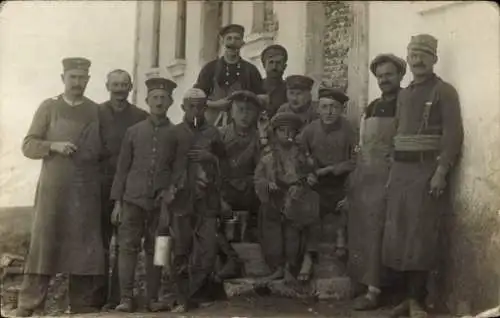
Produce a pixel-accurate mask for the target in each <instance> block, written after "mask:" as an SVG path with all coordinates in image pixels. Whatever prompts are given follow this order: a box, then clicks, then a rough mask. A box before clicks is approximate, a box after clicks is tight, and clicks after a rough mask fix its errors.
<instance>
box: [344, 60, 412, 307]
mask: <svg viewBox="0 0 500 318" xmlns="http://www.w3.org/2000/svg"><path fill="white" fill-rule="evenodd" d="M370 70H371V72H372V73H373V75H374V76H375V77H376V78H377V82H378V85H379V88H380V90H381V91H382V96H381V97H379V98H377V99H375V100H374V101H372V102H371V103H370V104H369V105H368V106H367V107H366V109H365V111H364V116H363V119H362V120H361V125H360V127H361V128H360V142H359V147H360V148H359V152H358V156H357V162H356V169H355V170H354V172H353V173H352V175H351V177H350V186H349V190H348V193H347V202H348V210H349V217H348V230H347V234H348V240H347V242H348V246H349V247H348V250H349V260H348V271H349V276H350V277H351V279H353V281H355V282H357V283H359V284H362V285H363V286H361V287H363V288H366V290H367V291H366V293H364V294H363V295H361V296H360V297H358V298H356V300H355V301H354V309H355V310H372V309H375V308H377V307H378V306H379V305H380V294H381V288H382V286H384V285H385V284H387V283H389V281H388V279H383V278H384V276H385V275H383V274H385V273H386V271H385V269H383V267H382V259H381V258H382V250H381V247H382V237H383V230H384V220H385V209H386V202H385V197H386V187H385V186H386V184H387V178H388V176H389V169H390V160H388V158H389V157H390V154H391V152H392V139H393V137H394V135H395V133H396V118H395V116H396V108H397V107H396V106H397V96H398V94H399V92H400V90H401V80H402V79H403V77H404V75H405V73H406V62H405V61H404V60H403V59H401V58H399V57H397V56H395V55H393V54H380V55H377V56H376V57H375V58H374V59H373V61H372V62H371V63H370ZM359 233H364V234H363V235H359Z"/></svg>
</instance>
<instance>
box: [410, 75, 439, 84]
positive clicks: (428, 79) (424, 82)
mask: <svg viewBox="0 0 500 318" xmlns="http://www.w3.org/2000/svg"><path fill="white" fill-rule="evenodd" d="M436 78H438V77H437V75H436V74H435V73H432V75H430V76H429V77H427V78H426V79H425V80H424V81H422V82H418V83H417V82H415V80H412V81H411V83H410V85H408V86H412V87H413V86H417V85H423V84H426V83H429V82H430V81H433V80H435V79H436Z"/></svg>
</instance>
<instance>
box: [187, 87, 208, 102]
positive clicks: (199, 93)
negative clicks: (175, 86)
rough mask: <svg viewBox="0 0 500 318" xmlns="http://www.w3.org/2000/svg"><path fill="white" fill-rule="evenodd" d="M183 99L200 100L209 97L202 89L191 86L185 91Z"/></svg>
mask: <svg viewBox="0 0 500 318" xmlns="http://www.w3.org/2000/svg"><path fill="white" fill-rule="evenodd" d="M182 99H183V100H200V99H207V94H205V92H204V91H203V90H202V89H199V88H194V87H193V88H190V89H188V90H187V91H186V93H184V97H183V98H182Z"/></svg>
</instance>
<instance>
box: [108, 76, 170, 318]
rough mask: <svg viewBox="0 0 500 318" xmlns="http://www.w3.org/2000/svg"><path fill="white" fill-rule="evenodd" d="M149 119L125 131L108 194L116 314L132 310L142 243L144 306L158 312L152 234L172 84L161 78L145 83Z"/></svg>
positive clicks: (164, 175)
mask: <svg viewBox="0 0 500 318" xmlns="http://www.w3.org/2000/svg"><path fill="white" fill-rule="evenodd" d="M146 86H147V88H148V95H147V97H146V103H147V104H148V106H149V109H150V116H149V118H147V119H145V120H143V121H141V122H140V123H138V124H135V125H134V126H132V127H130V128H129V129H127V132H126V134H125V137H124V138H123V142H122V146H121V150H120V156H119V159H118V165H117V168H116V175H115V179H114V182H113V187H112V189H111V199H112V200H114V201H115V207H114V210H113V215H112V222H113V223H114V224H115V225H118V237H119V240H120V242H119V246H120V254H119V264H118V268H119V277H120V290H121V300H120V304H119V305H118V307H116V310H117V311H121V312H132V311H134V309H135V308H134V307H135V304H134V301H133V298H134V295H133V292H134V278H135V269H136V265H137V257H138V254H139V252H140V250H141V242H142V239H143V238H144V243H143V247H144V252H145V254H146V287H147V304H146V305H147V306H148V309H149V310H151V311H155V310H156V309H157V308H158V307H157V306H158V304H159V303H158V302H157V301H158V291H159V288H160V282H161V267H157V266H155V265H154V263H153V256H154V244H155V237H156V230H157V227H158V222H159V217H160V206H159V204H158V201H159V200H158V199H159V198H161V195H162V194H163V191H164V190H165V188H166V185H165V181H164V180H166V179H167V178H168V175H167V173H168V169H167V168H166V167H164V165H163V162H164V160H165V158H166V157H167V156H168V148H167V147H166V140H167V136H168V134H169V129H170V128H171V125H172V124H171V123H170V120H169V119H168V117H167V111H168V109H169V107H170V106H171V105H172V103H173V99H172V92H173V90H174V89H175V88H176V87H177V84H175V83H174V82H172V81H171V80H168V79H165V78H150V79H148V80H147V81H146Z"/></svg>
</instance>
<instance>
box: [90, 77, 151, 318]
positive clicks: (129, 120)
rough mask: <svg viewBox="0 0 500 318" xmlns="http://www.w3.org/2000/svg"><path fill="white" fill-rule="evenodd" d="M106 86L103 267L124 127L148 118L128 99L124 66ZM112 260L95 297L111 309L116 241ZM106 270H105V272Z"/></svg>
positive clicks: (128, 79) (114, 291)
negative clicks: (107, 96)
mask: <svg viewBox="0 0 500 318" xmlns="http://www.w3.org/2000/svg"><path fill="white" fill-rule="evenodd" d="M106 88H107V89H108V91H109V93H110V99H109V100H108V101H106V102H104V103H103V104H102V105H101V106H100V107H99V115H100V125H101V136H102V141H103V146H104V147H103V155H102V158H101V167H102V176H103V180H102V185H101V187H102V211H101V212H102V217H103V218H102V221H101V222H102V232H103V243H104V250H105V252H106V255H105V261H106V268H107V269H108V268H109V267H110V266H109V256H110V243H111V238H112V237H113V235H114V236H115V242H116V243H118V237H117V235H116V234H117V231H116V228H115V227H114V226H113V225H112V224H111V212H112V211H113V206H114V202H113V201H112V200H111V199H110V192H111V186H112V185H113V178H114V176H115V172H116V164H117V161H118V155H119V154H120V147H121V144H122V140H123V137H124V136H125V132H126V131H127V129H128V128H129V127H131V126H133V125H135V124H137V123H138V122H140V121H142V120H144V119H146V118H147V116H148V114H147V112H145V111H143V110H142V109H139V108H138V107H136V106H135V105H132V104H130V103H129V102H128V101H127V98H128V96H129V93H130V91H131V90H132V78H131V77H130V75H129V74H128V73H127V72H126V71H124V70H113V71H111V72H110V73H109V74H108V76H107V82H106ZM114 260H115V262H114V263H113V264H112V265H111V268H109V269H111V273H112V274H111V277H108V275H105V276H104V277H103V280H102V282H99V283H100V286H101V287H100V290H99V291H98V293H97V295H96V297H97V298H96V301H97V302H101V305H106V307H105V309H114V307H116V306H117V305H118V303H119V301H120V295H119V293H120V289H119V286H118V244H115V258H114ZM108 272H109V270H107V271H106V273H108Z"/></svg>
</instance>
